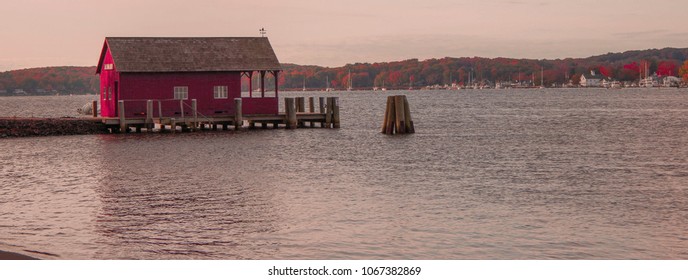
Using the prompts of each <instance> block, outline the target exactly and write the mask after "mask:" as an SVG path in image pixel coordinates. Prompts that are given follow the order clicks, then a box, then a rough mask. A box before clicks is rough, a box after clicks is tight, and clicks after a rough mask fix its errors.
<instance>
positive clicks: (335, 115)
mask: <svg viewBox="0 0 688 280" xmlns="http://www.w3.org/2000/svg"><path fill="white" fill-rule="evenodd" d="M332 122H333V123H334V126H333V127H334V128H339V97H332Z"/></svg>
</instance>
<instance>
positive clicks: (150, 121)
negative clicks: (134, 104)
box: [146, 100, 155, 132]
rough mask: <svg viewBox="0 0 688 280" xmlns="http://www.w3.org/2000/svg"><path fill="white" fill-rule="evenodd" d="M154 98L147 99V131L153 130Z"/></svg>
mask: <svg viewBox="0 0 688 280" xmlns="http://www.w3.org/2000/svg"><path fill="white" fill-rule="evenodd" d="M154 126H155V124H154V123H153V100H148V101H146V131H148V132H153V127H154Z"/></svg>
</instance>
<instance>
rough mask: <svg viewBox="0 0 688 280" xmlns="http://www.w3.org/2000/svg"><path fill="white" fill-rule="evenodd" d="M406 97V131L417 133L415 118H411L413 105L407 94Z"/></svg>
mask: <svg viewBox="0 0 688 280" xmlns="http://www.w3.org/2000/svg"><path fill="white" fill-rule="evenodd" d="M403 97H404V118H405V119H406V133H416V128H415V127H413V118H411V107H410V106H409V102H408V99H406V95H403Z"/></svg>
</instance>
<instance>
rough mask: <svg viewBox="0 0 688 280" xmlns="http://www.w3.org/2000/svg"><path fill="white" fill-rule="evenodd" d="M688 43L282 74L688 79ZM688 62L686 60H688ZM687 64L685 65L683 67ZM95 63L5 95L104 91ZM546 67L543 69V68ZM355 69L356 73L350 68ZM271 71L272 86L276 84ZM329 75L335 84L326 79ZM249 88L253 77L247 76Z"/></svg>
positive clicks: (292, 79) (379, 81) (48, 74)
mask: <svg viewBox="0 0 688 280" xmlns="http://www.w3.org/2000/svg"><path fill="white" fill-rule="evenodd" d="M686 60H688V48H680V49H677V48H665V49H661V50H658V49H652V50H644V51H627V52H623V53H608V54H605V55H599V56H593V57H589V58H566V59H542V60H536V59H512V58H481V57H472V58H471V57H463V58H452V57H445V58H441V59H428V60H423V61H419V60H418V59H409V60H404V61H396V62H384V63H355V64H347V65H345V66H342V67H335V68H331V67H321V66H304V65H296V64H282V67H283V70H284V71H283V72H282V73H281V75H280V76H279V78H280V81H279V84H280V87H281V88H282V89H301V88H302V87H306V88H308V89H322V88H325V87H331V88H340V89H341V88H346V87H348V86H349V81H351V83H352V87H354V88H373V87H383V86H384V87H387V88H408V87H409V86H413V87H422V86H429V85H436V84H439V85H444V84H451V83H457V84H464V85H465V84H467V83H468V81H469V79H470V80H471V81H474V82H481V81H491V82H497V81H529V80H531V79H533V77H535V79H536V80H538V82H539V79H540V74H541V73H542V75H543V78H544V83H545V84H546V85H550V84H564V83H569V82H572V83H573V84H577V83H578V81H579V80H580V76H581V75H582V74H584V73H590V71H591V70H594V71H596V72H597V73H600V74H602V75H605V76H607V77H610V78H613V79H616V80H619V81H637V80H638V79H639V78H640V75H641V73H642V74H643V75H645V72H646V70H645V69H646V68H647V69H648V70H649V71H647V72H648V73H649V74H650V75H652V74H657V75H660V76H683V75H685V77H684V79H688V63H687V62H686ZM684 64H686V65H685V66H684ZM681 68H685V69H684V70H683V71H681ZM95 70H96V69H95V67H94V66H91V67H44V68H32V69H23V70H13V71H8V72H2V73H0V95H50V94H57V93H68V94H85V93H94V94H95V93H98V91H99V79H98V76H97V75H95ZM541 71H542V72H541ZM349 73H351V74H349ZM271 78H272V76H270V75H268V83H267V86H268V87H271V85H273V84H274V83H273V82H270V79H271ZM326 81H329V85H328V84H326V83H327V82H326ZM243 84H244V86H243V87H244V88H247V86H246V84H247V81H244V83H243Z"/></svg>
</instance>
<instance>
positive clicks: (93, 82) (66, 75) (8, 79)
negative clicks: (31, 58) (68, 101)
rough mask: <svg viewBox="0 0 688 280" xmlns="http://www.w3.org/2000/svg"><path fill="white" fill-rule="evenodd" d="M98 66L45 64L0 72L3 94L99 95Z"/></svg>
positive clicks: (1, 93)
mask: <svg viewBox="0 0 688 280" xmlns="http://www.w3.org/2000/svg"><path fill="white" fill-rule="evenodd" d="M95 73H96V67H95V66H89V67H75V66H60V67H42V68H30V69H21V70H13V71H7V72H1V73H0V95H55V94H89V93H90V94H95V93H97V92H98V87H99V84H100V81H99V80H98V76H97V75H96V74H95Z"/></svg>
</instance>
